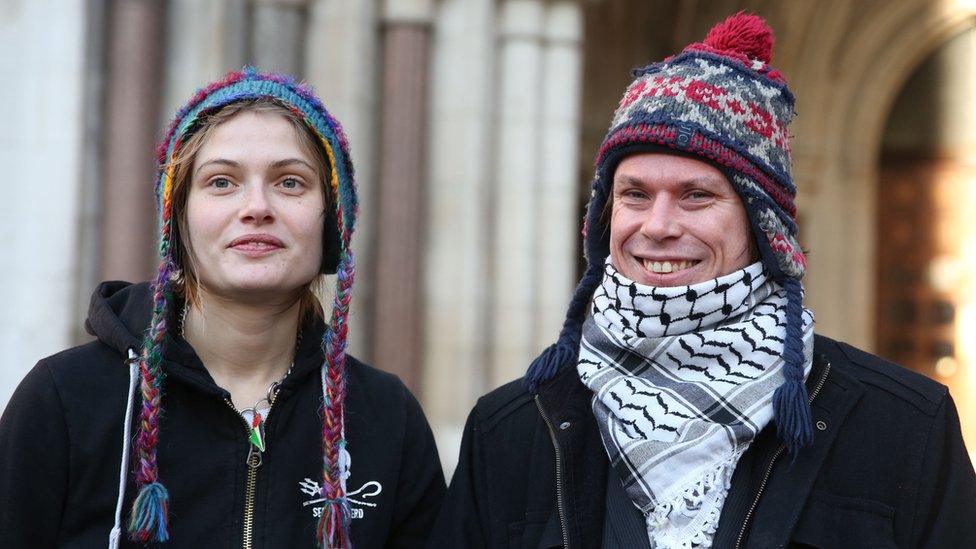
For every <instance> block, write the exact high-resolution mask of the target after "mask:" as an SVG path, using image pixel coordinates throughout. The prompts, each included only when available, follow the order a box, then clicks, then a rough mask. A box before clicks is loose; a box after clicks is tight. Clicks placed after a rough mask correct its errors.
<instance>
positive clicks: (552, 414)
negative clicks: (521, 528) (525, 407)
mask: <svg viewBox="0 0 976 549" xmlns="http://www.w3.org/2000/svg"><path fill="white" fill-rule="evenodd" d="M591 396H592V394H591V393H590V391H589V390H588V389H587V388H586V387H585V386H584V385H583V384H582V383H581V382H580V380H579V376H578V374H577V373H576V368H575V367H564V368H562V370H561V371H560V372H559V373H558V374H556V377H554V378H553V379H552V380H551V381H550V382H548V383H546V384H545V385H543V386H542V387H540V388H539V402H540V404H541V405H542V407H543V409H544V410H545V411H546V414H547V415H548V416H549V421H550V422H551V423H552V428H553V431H554V432H555V436H556V441H557V443H558V444H559V454H560V457H561V460H562V461H561V468H562V498H563V509H564V512H565V515H566V526H567V532H566V533H567V535H568V538H569V541H570V546H572V547H598V546H599V545H600V542H601V540H602V539H603V514H604V503H605V499H604V497H603V496H604V494H606V488H607V463H608V462H607V454H606V450H604V448H603V441H602V440H601V439H600V432H599V430H598V429H597V425H596V419H595V418H594V417H593V410H592V408H591V406H590V398H591ZM557 498H558V496H557ZM557 506H558V502H557ZM553 513H554V514H555V515H556V516H555V520H556V521H557V522H558V521H559V516H558V508H557V509H554V510H553ZM550 522H551V521H550ZM547 530H549V529H548V528H547Z"/></svg>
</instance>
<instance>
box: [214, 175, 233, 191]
mask: <svg viewBox="0 0 976 549" xmlns="http://www.w3.org/2000/svg"><path fill="white" fill-rule="evenodd" d="M210 185H211V186H212V187H213V188H215V189H229V188H230V186H231V182H230V179H227V178H226V177H217V178H214V179H211V180H210Z"/></svg>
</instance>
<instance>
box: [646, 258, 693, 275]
mask: <svg viewBox="0 0 976 549" xmlns="http://www.w3.org/2000/svg"><path fill="white" fill-rule="evenodd" d="M695 263H696V262H695V261H650V260H647V259H645V260H644V268H645V269H647V270H648V271H651V272H652V273H657V274H668V273H676V272H678V271H683V270H685V269H688V268H690V267H691V266H692V265H694V264H695Z"/></svg>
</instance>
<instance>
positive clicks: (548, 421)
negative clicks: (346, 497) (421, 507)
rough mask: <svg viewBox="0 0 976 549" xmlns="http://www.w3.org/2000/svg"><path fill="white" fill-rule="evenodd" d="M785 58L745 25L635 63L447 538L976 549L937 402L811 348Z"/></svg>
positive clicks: (443, 524) (967, 492)
mask: <svg viewBox="0 0 976 549" xmlns="http://www.w3.org/2000/svg"><path fill="white" fill-rule="evenodd" d="M772 43H773V36H772V31H771V30H770V29H769V28H768V26H766V24H765V22H764V21H763V20H762V19H760V18H759V17H757V16H754V15H746V14H738V15H735V16H732V17H730V18H729V19H728V20H726V21H725V22H723V23H720V24H719V25H717V26H716V27H715V28H713V29H712V31H711V32H710V33H709V34H708V36H707V37H706V38H705V40H704V42H703V43H696V44H692V45H690V46H688V47H687V48H685V50H684V51H683V52H682V53H681V54H679V55H677V56H675V57H672V58H669V59H666V60H665V61H663V62H661V63H657V64H654V65H651V66H649V67H647V68H645V69H643V70H641V71H638V72H637V74H636V79H635V80H634V82H633V83H632V84H631V85H630V86H629V88H628V89H627V91H626V93H625V94H624V97H623V99H622V100H621V102H620V106H619V108H618V109H617V111H616V113H615V115H614V118H613V122H612V123H611V126H610V131H609V132H608V134H607V136H606V138H605V139H604V142H603V145H602V147H601V149H600V152H599V154H598V157H597V162H596V164H597V170H596V177H595V180H594V183H593V193H592V197H591V201H590V204H589V207H588V210H587V218H586V224H585V252H586V257H587V262H588V264H587V268H586V271H585V273H584V275H583V278H582V280H581V281H580V284H579V286H578V288H577V291H576V293H575V295H574V297H573V300H572V302H571V303H570V306H569V311H568V313H567V318H566V322H565V324H564V326H563V330H562V332H561V333H560V336H559V340H558V341H557V343H556V344H555V345H553V346H552V347H550V348H549V349H547V350H546V351H545V352H543V354H542V355H541V356H540V357H539V358H537V359H536V360H535V361H534V362H533V364H532V365H531V366H530V368H529V371H528V373H527V375H526V377H525V379H524V380H522V381H518V382H515V383H511V384H509V385H506V386H504V387H501V388H499V389H497V390H496V391H493V392H492V393H490V394H488V395H487V396H485V397H483V398H482V399H481V400H479V402H478V404H477V405H476V406H475V409H474V410H473V411H472V413H471V416H470V417H469V420H468V424H467V427H466V430H465V434H464V440H463V442H462V447H461V455H460V460H459V464H458V468H457V471H456V472H455V475H454V478H453V481H452V484H451V487H450V490H449V494H448V498H447V500H446V501H445V504H444V507H443V508H442V511H441V515H440V517H439V519H438V523H437V526H436V527H435V532H434V536H433V542H432V543H433V545H434V546H437V547H462V546H463V547H481V546H490V547H504V546H520V547H552V546H563V547H600V546H603V547H782V546H785V545H786V544H788V543H791V542H792V543H799V544H807V545H810V546H816V547H895V546H898V547H916V546H926V547H964V546H966V547H972V546H976V506H974V502H976V478H974V473H973V468H972V464H971V462H970V460H969V457H968V456H967V454H966V451H965V447H964V445H963V442H962V437H961V434H960V430H959V419H958V416H957V413H956V409H955V406H954V405H953V402H952V399H951V398H950V397H949V395H948V393H947V391H946V388H945V387H943V386H941V385H939V384H938V383H935V382H934V381H931V380H929V379H926V378H924V377H922V376H920V375H917V374H914V373H912V372H909V371H907V370H905V369H902V368H900V367H898V366H896V365H893V364H890V363H888V362H885V361H884V360H882V359H880V358H878V357H875V356H872V355H870V354H867V353H865V352H863V351H859V350H857V349H855V348H853V347H851V346H849V345H846V344H843V343H839V342H836V341H832V340H830V339H828V338H825V337H821V336H815V335H814V332H813V315H812V313H811V312H810V311H809V310H807V309H805V308H804V307H803V287H802V285H801V283H800V279H801V277H802V276H803V273H804V270H805V267H806V260H805V257H804V254H803V251H802V250H801V248H800V247H799V245H798V244H797V240H796V233H797V226H796V219H795V218H796V208H795V205H794V202H793V199H794V196H795V194H796V189H795V187H794V184H793V181H792V177H791V173H790V163H791V157H790V148H789V133H788V130H787V128H788V125H789V122H790V121H791V120H792V118H793V101H794V100H793V95H792V94H791V92H790V91H789V89H788V88H787V84H786V81H785V80H784V78H783V76H782V75H781V74H780V73H779V72H777V71H775V70H773V69H772V68H771V67H770V66H769V62H770V58H771V50H772ZM836 268H841V267H840V266H838V267H836Z"/></svg>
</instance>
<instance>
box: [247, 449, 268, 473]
mask: <svg viewBox="0 0 976 549" xmlns="http://www.w3.org/2000/svg"><path fill="white" fill-rule="evenodd" d="M263 461H264V458H263V457H262V452H261V450H260V449H259V448H258V447H257V446H255V445H254V444H251V449H250V450H248V452H247V461H246V462H245V463H247V466H248V467H250V468H251V469H257V468H258V467H260V466H261V463H263Z"/></svg>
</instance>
